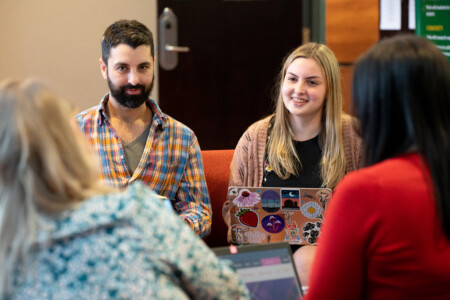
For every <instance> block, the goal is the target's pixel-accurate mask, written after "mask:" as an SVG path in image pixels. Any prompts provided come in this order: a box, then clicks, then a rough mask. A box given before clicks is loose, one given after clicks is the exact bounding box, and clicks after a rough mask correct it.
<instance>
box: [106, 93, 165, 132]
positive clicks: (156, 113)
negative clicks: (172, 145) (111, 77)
mask: <svg viewBox="0 0 450 300" xmlns="http://www.w3.org/2000/svg"><path fill="white" fill-rule="evenodd" d="M108 101H109V93H107V94H106V95H105V96H103V98H102V100H101V101H100V105H99V108H98V115H99V120H98V123H99V125H102V124H103V123H104V122H105V121H106V120H108V119H109V118H108V114H107V104H108ZM145 103H146V105H147V106H148V107H150V109H151V110H152V112H153V120H152V122H154V121H156V122H157V125H161V126H162V128H164V127H165V123H166V120H167V115H166V114H164V113H163V112H162V111H161V108H159V106H158V104H156V102H155V100H153V99H151V98H148V99H147V101H146V102H145Z"/></svg>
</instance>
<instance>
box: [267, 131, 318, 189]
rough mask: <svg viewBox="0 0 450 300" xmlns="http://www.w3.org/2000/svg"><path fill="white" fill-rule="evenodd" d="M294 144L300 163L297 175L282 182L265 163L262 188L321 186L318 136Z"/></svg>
mask: <svg viewBox="0 0 450 300" xmlns="http://www.w3.org/2000/svg"><path fill="white" fill-rule="evenodd" d="M294 144H295V148H296V150H297V155H298V157H299V158H300V161H301V165H298V166H297V170H299V171H298V174H299V175H298V176H292V175H291V177H289V178H288V179H284V180H283V179H281V178H280V177H278V175H277V174H276V173H275V172H274V171H272V170H270V168H268V166H267V163H266V165H265V168H264V177H263V182H262V186H264V187H271V186H272V187H303V188H318V187H321V186H322V177H321V176H320V160H321V158H322V150H321V149H320V146H319V136H318V135H317V136H316V137H314V138H312V139H310V140H307V141H303V142H298V141H294ZM266 156H267V155H266ZM266 161H267V160H266Z"/></svg>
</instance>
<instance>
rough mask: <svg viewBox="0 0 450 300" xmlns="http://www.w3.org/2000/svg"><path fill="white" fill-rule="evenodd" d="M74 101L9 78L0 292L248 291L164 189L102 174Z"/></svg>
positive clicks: (0, 101)
mask: <svg viewBox="0 0 450 300" xmlns="http://www.w3.org/2000/svg"><path fill="white" fill-rule="evenodd" d="M71 111H72V110H71V108H70V106H69V105H68V103H66V102H65V101H63V100H61V99H60V98H58V97H56V96H55V95H54V94H53V93H52V92H51V91H49V90H48V89H47V88H45V87H44V86H42V85H41V84H39V83H37V82H35V81H18V80H7V81H5V82H2V83H0V266H1V268H0V299H125V298H126V299H188V298H189V299H190V298H198V299H213V298H214V299H232V298H234V299H236V298H240V297H243V298H247V297H248V291H247V290H246V288H245V286H244V285H243V284H242V283H241V282H240V281H239V280H238V279H237V278H238V277H237V275H236V274H235V273H234V272H233V271H232V270H231V269H230V268H228V267H227V266H225V265H222V263H221V262H219V261H218V259H217V258H216V257H215V256H214V254H213V253H212V252H211V251H210V250H209V249H208V248H207V246H205V244H204V243H203V242H201V241H200V239H199V238H198V237H197V236H195V234H194V233H193V231H192V230H191V229H190V228H189V226H187V225H186V224H184V222H183V221H181V220H180V219H179V218H178V217H177V216H176V215H175V214H174V213H173V212H171V211H170V210H169V209H167V208H166V207H165V205H164V202H163V201H162V199H161V198H160V197H159V196H157V195H156V194H155V193H154V192H153V191H151V190H150V189H148V188H147V187H145V186H144V185H142V184H140V183H136V184H133V185H131V186H128V187H127V188H125V189H124V190H113V189H112V188H109V187H105V186H103V185H102V184H100V183H99V182H98V181H97V171H96V169H95V168H94V167H93V160H92V158H91V156H90V153H89V152H88V151H87V149H88V148H87V146H86V144H85V142H84V140H83V139H82V136H81V133H80V132H79V130H78V129H77V126H76V123H75V121H73V124H72V123H71V122H70V121H69V120H73V119H72V116H71Z"/></svg>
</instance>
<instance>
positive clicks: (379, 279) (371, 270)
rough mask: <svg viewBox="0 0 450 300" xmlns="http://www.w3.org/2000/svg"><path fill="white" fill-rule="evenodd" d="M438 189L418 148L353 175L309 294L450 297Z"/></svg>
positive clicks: (332, 213)
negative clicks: (437, 195) (437, 206)
mask: <svg viewBox="0 0 450 300" xmlns="http://www.w3.org/2000/svg"><path fill="white" fill-rule="evenodd" d="M449 184H450V183H449ZM432 189H433V188H432V185H431V179H430V177H429V173H428V171H427V168H425V167H424V166H423V164H422V161H421V160H420V158H419V156H418V155H416V154H408V155H403V156H399V157H396V158H393V159H389V160H386V161H384V162H381V163H379V164H376V165H374V166H371V167H369V168H365V169H361V170H359V171H355V172H352V173H350V174H348V175H347V176H346V177H345V178H344V179H343V180H342V182H341V183H340V184H339V185H338V187H337V189H336V191H335V192H334V195H333V197H332V199H331V202H330V205H329V207H328V210H327V212H326V215H325V219H324V220H325V221H324V225H323V230H322V234H321V236H320V239H319V246H318V249H317V255H316V258H315V262H314V265H313V270H312V273H311V277H310V287H309V292H308V295H307V297H306V298H307V299H308V300H311V299H346V300H348V299H450V241H449V240H447V239H446V238H445V236H444V233H443V230H442V227H441V224H440V218H439V216H438V215H437V212H436V204H435V200H434V198H433V196H432V195H433V194H432V193H433V192H432Z"/></svg>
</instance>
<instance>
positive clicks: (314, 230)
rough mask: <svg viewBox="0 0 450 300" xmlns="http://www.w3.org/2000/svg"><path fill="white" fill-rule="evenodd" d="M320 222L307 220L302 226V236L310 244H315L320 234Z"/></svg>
mask: <svg viewBox="0 0 450 300" xmlns="http://www.w3.org/2000/svg"><path fill="white" fill-rule="evenodd" d="M321 226H322V222H315V223H313V222H308V223H306V224H305V226H304V227H303V237H304V240H305V241H308V243H310V244H315V243H316V241H317V239H318V238H319V235H320V227H321Z"/></svg>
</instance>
